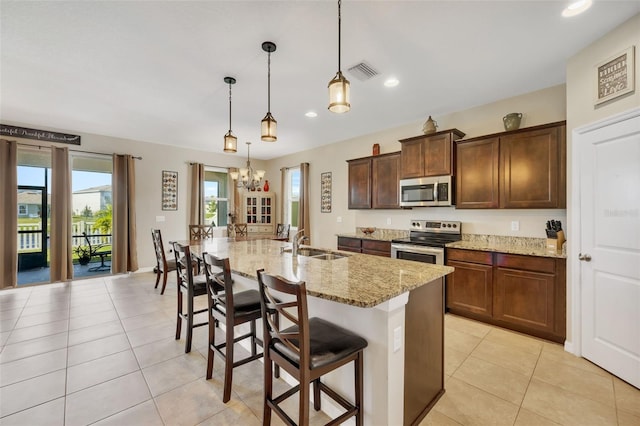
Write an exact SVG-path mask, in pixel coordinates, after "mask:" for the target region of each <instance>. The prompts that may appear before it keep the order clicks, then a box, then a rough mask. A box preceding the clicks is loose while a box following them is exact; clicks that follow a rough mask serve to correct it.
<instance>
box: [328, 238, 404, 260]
mask: <svg viewBox="0 0 640 426" xmlns="http://www.w3.org/2000/svg"><path fill="white" fill-rule="evenodd" d="M338 250H344V251H352V252H355V253H363V254H373V255H376V256H384V257H391V241H381V240H368V239H363V238H352V237H338Z"/></svg>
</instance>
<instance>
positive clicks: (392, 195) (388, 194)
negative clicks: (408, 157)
mask: <svg viewBox="0 0 640 426" xmlns="http://www.w3.org/2000/svg"><path fill="white" fill-rule="evenodd" d="M371 166H372V185H371V191H372V197H371V198H372V199H371V207H372V208H374V209H397V208H398V207H400V198H399V197H400V196H399V194H398V193H399V191H400V153H399V152H395V153H392V154H385V155H379V156H376V157H372V158H371Z"/></svg>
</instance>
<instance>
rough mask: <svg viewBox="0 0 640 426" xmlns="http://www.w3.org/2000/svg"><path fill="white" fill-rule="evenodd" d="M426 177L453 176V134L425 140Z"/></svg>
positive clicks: (424, 161)
mask: <svg viewBox="0 0 640 426" xmlns="http://www.w3.org/2000/svg"><path fill="white" fill-rule="evenodd" d="M423 156H424V159H423V163H424V176H442V175H450V174H451V168H452V164H451V134H450V133H446V134H444V135H438V136H432V137H430V138H427V139H425V141H424V149H423Z"/></svg>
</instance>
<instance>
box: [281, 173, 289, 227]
mask: <svg viewBox="0 0 640 426" xmlns="http://www.w3.org/2000/svg"><path fill="white" fill-rule="evenodd" d="M286 191H287V168H286V167H283V168H281V169H280V203H279V204H280V213H279V216H278V217H279V218H280V223H285V221H284V219H285V217H284V212H285V208H286V206H287V198H289V197H288V195H287V192H286ZM290 224H291V221H289V225H290Z"/></svg>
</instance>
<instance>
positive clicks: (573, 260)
mask: <svg viewBox="0 0 640 426" xmlns="http://www.w3.org/2000/svg"><path fill="white" fill-rule="evenodd" d="M638 116H640V107H639V108H633V109H631V110H628V111H624V112H621V113H619V114H614V115H612V116H610V117H607V118H605V119H602V120H598V121H596V122H593V123H590V124H586V125H584V126H580V127H577V128H575V129H573V130H572V132H571V212H570V214H569V215H568V218H569V220H570V222H569V223H568V232H569V235H570V236H571V238H570V240H569V241H570V243H568V244H567V258H568V262H567V265H568V266H569V267H570V270H569V269H568V270H567V272H568V273H570V277H569V278H570V280H567V282H568V283H569V282H570V283H571V284H570V285H571V287H570V289H569V290H570V291H571V297H570V298H568V299H567V303H569V304H570V305H569V306H567V310H568V311H569V312H571V330H570V331H571V340H570V341H569V340H567V341H565V344H564V347H565V350H566V351H567V352H570V353H572V354H574V355H577V356H582V276H581V262H580V260H579V259H578V255H579V253H580V251H581V247H582V235H581V233H580V230H581V229H582V228H581V226H582V221H581V211H580V202H581V199H580V190H581V185H582V182H581V181H580V172H581V166H582V165H581V164H580V156H581V154H582V151H581V150H582V147H581V146H580V143H581V141H582V136H583V135H585V134H587V133H590V132H593V131H595V130H598V129H601V128H603V127H607V126H611V125H613V124H616V123H619V122H622V121H626V120H630V119H633V118H636V117H638Z"/></svg>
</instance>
